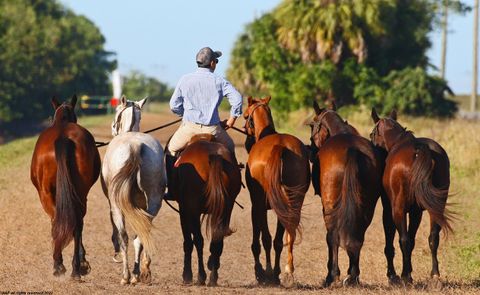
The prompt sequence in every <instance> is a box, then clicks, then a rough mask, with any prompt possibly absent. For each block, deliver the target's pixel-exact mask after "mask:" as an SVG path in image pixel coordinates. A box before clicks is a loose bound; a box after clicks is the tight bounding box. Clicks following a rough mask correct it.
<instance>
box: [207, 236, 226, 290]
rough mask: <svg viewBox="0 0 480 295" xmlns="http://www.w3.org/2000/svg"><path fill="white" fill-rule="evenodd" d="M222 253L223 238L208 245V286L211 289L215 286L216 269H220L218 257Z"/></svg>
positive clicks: (216, 279) (216, 278)
mask: <svg viewBox="0 0 480 295" xmlns="http://www.w3.org/2000/svg"><path fill="white" fill-rule="evenodd" d="M222 252H223V237H222V238H221V239H220V240H218V241H212V242H211V243H210V257H209V258H208V263H207V266H208V269H209V270H210V271H211V272H210V279H209V281H208V286H210V287H213V286H216V285H217V281H218V269H219V268H220V256H221V255H222Z"/></svg>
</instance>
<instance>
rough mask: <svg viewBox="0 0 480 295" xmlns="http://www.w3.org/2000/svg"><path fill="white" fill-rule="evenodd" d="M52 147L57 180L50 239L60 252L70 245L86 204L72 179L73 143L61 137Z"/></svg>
mask: <svg viewBox="0 0 480 295" xmlns="http://www.w3.org/2000/svg"><path fill="white" fill-rule="evenodd" d="M54 145H55V159H56V162H57V180H56V195H55V216H54V218H53V224H52V238H53V243H54V247H55V249H60V250H61V249H63V248H65V247H66V246H67V245H68V243H70V241H71V240H72V238H73V234H74V230H75V228H76V227H77V225H79V224H80V223H81V222H82V218H83V216H84V215H85V212H86V202H85V200H81V199H80V197H79V196H78V193H77V191H76V189H75V186H74V183H73V179H72V173H71V172H72V170H71V169H72V166H73V165H74V163H73V161H74V159H75V143H74V142H73V141H72V140H70V139H68V138H66V137H63V136H62V137H59V138H58V139H57V140H56V141H55V143H54Z"/></svg>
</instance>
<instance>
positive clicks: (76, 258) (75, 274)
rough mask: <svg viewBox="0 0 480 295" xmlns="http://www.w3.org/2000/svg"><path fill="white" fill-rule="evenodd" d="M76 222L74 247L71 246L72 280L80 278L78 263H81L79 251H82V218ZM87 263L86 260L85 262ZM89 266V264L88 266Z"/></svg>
mask: <svg viewBox="0 0 480 295" xmlns="http://www.w3.org/2000/svg"><path fill="white" fill-rule="evenodd" d="M77 222H78V224H77V226H76V228H75V230H74V233H73V239H74V248H73V259H72V278H73V279H74V280H80V274H81V270H80V264H81V256H82V255H81V252H82V250H81V249H82V248H83V245H82V231H83V218H81V219H80V220H78V221H77ZM87 264H88V262H87ZM88 267H90V265H89V266H88Z"/></svg>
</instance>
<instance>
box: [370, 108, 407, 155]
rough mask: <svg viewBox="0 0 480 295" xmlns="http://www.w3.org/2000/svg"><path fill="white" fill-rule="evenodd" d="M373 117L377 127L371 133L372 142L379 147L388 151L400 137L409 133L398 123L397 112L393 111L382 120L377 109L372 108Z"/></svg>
mask: <svg viewBox="0 0 480 295" xmlns="http://www.w3.org/2000/svg"><path fill="white" fill-rule="evenodd" d="M371 116H372V119H373V122H374V123H375V127H373V130H372V133H370V140H371V141H372V143H373V144H374V145H375V146H377V147H381V148H383V149H385V150H387V151H388V150H389V149H390V148H391V146H392V145H393V144H395V142H396V141H397V139H398V138H399V136H401V135H402V134H404V133H405V132H407V131H406V128H404V127H402V125H400V124H399V123H398V122H397V111H395V110H392V111H391V112H390V115H389V116H388V117H385V118H380V117H379V116H378V114H377V111H376V110H375V108H372V114H371Z"/></svg>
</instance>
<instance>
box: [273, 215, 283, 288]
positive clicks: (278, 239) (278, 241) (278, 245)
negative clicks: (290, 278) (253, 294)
mask: <svg viewBox="0 0 480 295" xmlns="http://www.w3.org/2000/svg"><path fill="white" fill-rule="evenodd" d="M284 233H285V227H283V225H282V223H281V222H280V221H278V220H277V232H276V233H275V240H274V241H273V248H274V249H275V266H274V268H273V278H272V282H273V283H274V284H275V285H279V284H280V278H279V276H280V272H281V269H280V257H281V255H282V250H283V235H284Z"/></svg>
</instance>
